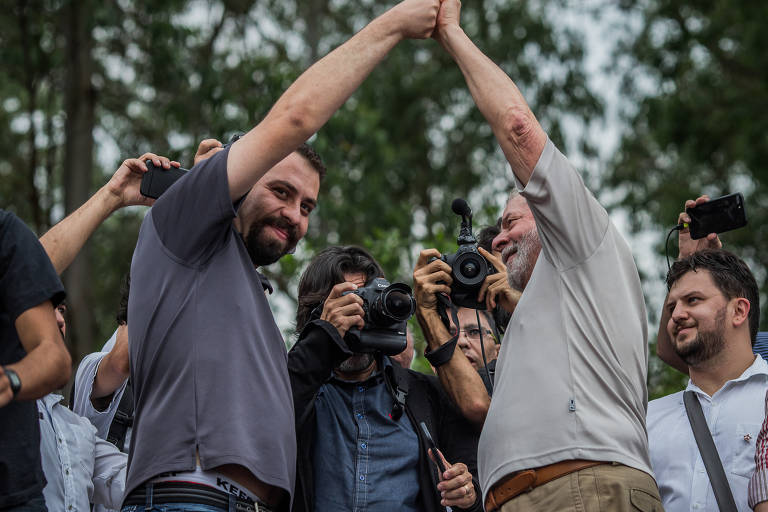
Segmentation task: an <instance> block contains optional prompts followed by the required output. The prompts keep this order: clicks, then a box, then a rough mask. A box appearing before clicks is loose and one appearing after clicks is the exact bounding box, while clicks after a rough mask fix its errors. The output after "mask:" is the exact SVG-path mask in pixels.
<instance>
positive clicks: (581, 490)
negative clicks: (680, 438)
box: [500, 463, 664, 512]
mask: <svg viewBox="0 0 768 512" xmlns="http://www.w3.org/2000/svg"><path fill="white" fill-rule="evenodd" d="M500 510H501V512H539V511H540V512H561V511H564V512H634V511H638V510H639V511H642V512H664V508H663V507H662V505H661V497H660V496H659V488H658V486H657V485H656V481H655V480H654V479H653V477H651V475H649V474H648V473H644V472H642V471H640V470H638V469H634V468H630V467H627V466H625V465H623V464H618V463H612V464H601V465H599V466H593V467H591V468H586V469H582V470H581V471H576V472H574V473H571V474H569V475H565V476H561V477H560V478H557V479H555V480H552V481H551V482H547V483H546V484H544V485H540V486H539V487H536V488H535V489H533V490H532V491H530V492H526V493H523V494H521V495H519V496H516V497H515V498H513V499H511V500H509V501H508V502H506V503H505V504H504V505H502V507H501V509H500Z"/></svg>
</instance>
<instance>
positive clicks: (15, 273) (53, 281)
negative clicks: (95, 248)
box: [0, 211, 64, 322]
mask: <svg viewBox="0 0 768 512" xmlns="http://www.w3.org/2000/svg"><path fill="white" fill-rule="evenodd" d="M0 220H2V222H1V223H0V310H2V311H6V312H8V315H9V316H10V318H11V321H12V322H15V321H16V319H17V318H18V317H19V315H21V314H22V313H23V312H25V311H27V310H28V309H30V308H32V307H35V306H37V305H39V304H42V303H43V302H45V301H48V300H50V301H51V302H52V303H53V305H54V306H57V305H58V304H59V303H60V302H61V301H62V300H64V286H63V285H62V284H61V279H59V276H58V275H57V274H56V271H55V270H54V268H53V264H52V263H51V260H50V259H48V255H47V254H46V252H45V249H43V246H42V245H40V242H39V241H38V239H37V237H36V236H35V234H34V233H33V232H32V231H30V229H29V228H28V227H27V226H26V225H25V224H24V223H23V222H22V221H21V220H19V218H18V217H16V216H15V215H13V214H12V213H9V212H1V211H0Z"/></svg>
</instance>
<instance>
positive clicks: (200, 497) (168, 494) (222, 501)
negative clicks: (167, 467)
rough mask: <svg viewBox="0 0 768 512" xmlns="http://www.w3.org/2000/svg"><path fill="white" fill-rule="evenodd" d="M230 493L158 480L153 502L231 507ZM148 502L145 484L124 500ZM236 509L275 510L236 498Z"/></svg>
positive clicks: (135, 502) (154, 488)
mask: <svg viewBox="0 0 768 512" xmlns="http://www.w3.org/2000/svg"><path fill="white" fill-rule="evenodd" d="M229 497H230V494H228V493H226V492H224V491H220V490H218V489H214V488H213V487H208V486H207V485H202V484H194V483H187V482H158V483H156V484H152V503H153V504H157V505H162V504H165V503H199V504H201V505H208V506H211V507H219V508H223V509H224V510H228V509H229ZM146 504H147V490H146V487H145V486H142V487H139V488H137V489H134V490H133V491H132V492H131V493H130V494H129V495H128V496H126V498H125V500H124V501H123V506H126V505H139V506H143V505H146ZM235 510H237V511H238V512H273V511H272V509H271V508H269V507H267V506H266V505H264V504H263V503H255V502H253V501H251V500H244V499H242V498H235Z"/></svg>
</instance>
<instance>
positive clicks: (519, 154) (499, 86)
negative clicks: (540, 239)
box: [435, 0, 547, 186]
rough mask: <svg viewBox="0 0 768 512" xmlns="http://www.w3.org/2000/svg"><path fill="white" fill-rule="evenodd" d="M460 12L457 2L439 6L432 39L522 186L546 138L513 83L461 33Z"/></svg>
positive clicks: (445, 0)
mask: <svg viewBox="0 0 768 512" xmlns="http://www.w3.org/2000/svg"><path fill="white" fill-rule="evenodd" d="M460 11H461V2H459V0H444V1H443V2H442V3H441V5H440V13H439V14H438V19H437V28H436V30H435V38H436V39H437V40H438V41H439V42H440V44H441V45H442V46H443V48H445V50H446V51H447V52H448V53H449V54H450V55H451V57H453V60H455V61H456V64H458V66H459V68H460V69H461V72H462V73H463V74H464V79H465V80H466V81H467V86H468V87H469V92H470V93H471V94H472V97H473V98H474V100H475V103H476V104H477V107H478V108H479V109H480V112H482V114H483V116H485V118H486V120H487V121H488V123H489V124H490V125H491V128H492V129H493V133H494V135H496V139H497V140H498V141H499V144H500V145H501V149H502V151H504V155H505V156H506V157H507V160H508V161H509V163H510V165H511V166H512V172H514V173H515V176H516V177H517V179H518V180H519V181H520V183H522V184H523V186H525V185H526V184H527V183H528V179H529V178H530V177H531V174H532V173H533V169H534V167H535V166H536V162H538V160H539V156H540V155H541V152H542V150H543V149H544V145H545V144H546V142H547V134H546V133H544V130H543V129H542V128H541V126H540V125H539V122H538V121H537V120H536V117H535V116H534V115H533V112H531V109H530V108H529V107H528V104H527V103H526V101H525V99H524V98H523V95H522V94H521V93H520V91H519V90H518V88H517V86H516V85H515V84H514V82H513V81H512V80H511V79H510V78H509V77H508V76H507V74H506V73H504V71H502V70H501V68H499V67H498V66H497V65H496V64H494V63H493V61H492V60H491V59H489V58H488V57H486V56H485V55H484V54H483V52H481V51H480V49H478V48H477V46H475V44H474V43H473V42H472V41H471V40H470V39H469V37H467V35H466V34H465V33H464V31H463V30H462V29H461V26H460V25H459V18H460Z"/></svg>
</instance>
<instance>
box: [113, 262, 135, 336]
mask: <svg viewBox="0 0 768 512" xmlns="http://www.w3.org/2000/svg"><path fill="white" fill-rule="evenodd" d="M130 290H131V272H130V271H129V272H128V273H127V274H125V276H124V277H123V283H122V284H121V285H120V304H118V306H117V315H116V316H115V318H116V319H117V323H118V325H125V324H127V323H128V293H129V292H130Z"/></svg>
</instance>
